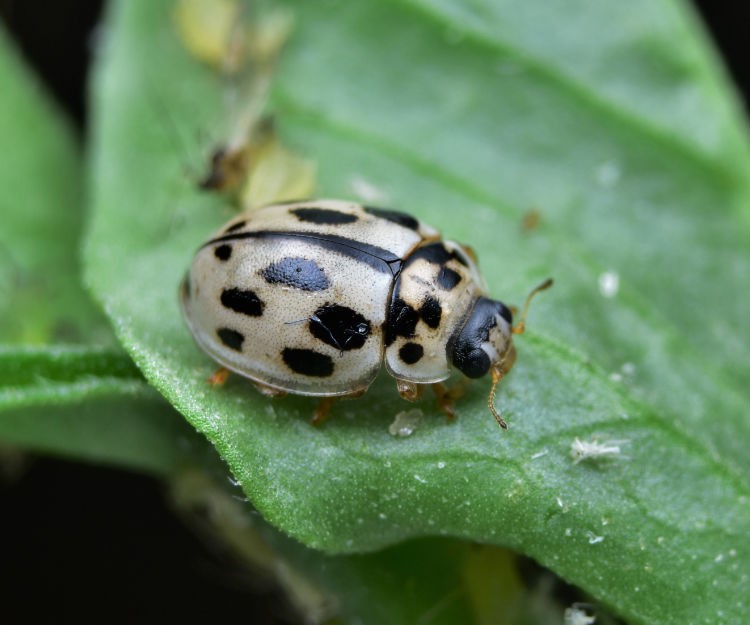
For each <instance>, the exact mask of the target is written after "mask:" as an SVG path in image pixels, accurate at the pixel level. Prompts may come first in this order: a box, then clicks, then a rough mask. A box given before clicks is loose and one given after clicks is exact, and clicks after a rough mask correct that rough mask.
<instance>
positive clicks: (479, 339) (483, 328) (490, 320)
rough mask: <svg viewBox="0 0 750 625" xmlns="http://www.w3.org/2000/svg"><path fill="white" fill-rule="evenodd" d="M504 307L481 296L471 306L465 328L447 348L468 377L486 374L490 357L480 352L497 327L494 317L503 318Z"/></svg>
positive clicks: (456, 364) (457, 365)
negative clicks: (501, 316) (491, 332)
mask: <svg viewBox="0 0 750 625" xmlns="http://www.w3.org/2000/svg"><path fill="white" fill-rule="evenodd" d="M503 308H505V306H503V304H501V303H500V302H497V301H495V300H491V299H488V298H486V297H480V298H479V299H477V301H476V302H475V304H474V308H473V309H472V311H471V313H470V314H469V317H468V319H467V320H466V323H465V324H464V327H463V328H461V331H460V332H458V335H457V336H455V339H452V340H451V341H450V343H449V345H448V354H449V355H450V358H451V361H452V362H453V364H454V365H455V367H456V368H457V369H458V370H459V371H461V373H463V374H464V375H465V376H467V377H469V378H480V377H482V376H483V375H484V374H486V373H487V372H488V371H489V369H490V365H491V364H492V363H491V362H490V357H489V356H488V355H487V352H485V351H484V350H483V349H482V343H485V342H487V341H488V340H489V338H490V330H491V329H492V328H494V327H495V326H496V325H497V315H502V309H503Z"/></svg>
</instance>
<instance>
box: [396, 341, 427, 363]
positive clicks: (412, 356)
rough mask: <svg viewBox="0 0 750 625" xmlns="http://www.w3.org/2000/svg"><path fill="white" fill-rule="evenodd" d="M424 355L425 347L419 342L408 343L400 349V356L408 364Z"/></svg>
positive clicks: (415, 361) (417, 360)
mask: <svg viewBox="0 0 750 625" xmlns="http://www.w3.org/2000/svg"><path fill="white" fill-rule="evenodd" d="M422 356H424V347H422V346H421V345H420V344H419V343H406V344H404V345H403V347H401V349H399V350H398V357H399V358H400V359H401V360H402V361H403V362H405V363H406V364H407V365H413V364H415V363H417V362H419V361H420V360H421V359H422Z"/></svg>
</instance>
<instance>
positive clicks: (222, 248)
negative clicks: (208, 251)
mask: <svg viewBox="0 0 750 625" xmlns="http://www.w3.org/2000/svg"><path fill="white" fill-rule="evenodd" d="M214 255H215V256H216V258H218V259H219V260H229V258H230V257H231V256H232V246H231V245H227V244H226V243H223V244H222V245H218V246H216V247H215V248H214Z"/></svg>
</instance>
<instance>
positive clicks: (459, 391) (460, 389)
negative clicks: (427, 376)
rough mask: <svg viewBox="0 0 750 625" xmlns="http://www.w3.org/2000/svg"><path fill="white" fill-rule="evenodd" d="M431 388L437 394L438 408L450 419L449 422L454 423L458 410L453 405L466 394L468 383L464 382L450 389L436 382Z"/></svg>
mask: <svg viewBox="0 0 750 625" xmlns="http://www.w3.org/2000/svg"><path fill="white" fill-rule="evenodd" d="M431 386H432V391H433V393H435V399H436V400H437V405H438V408H440V410H441V411H442V412H443V414H445V416H446V417H448V420H449V421H452V420H453V419H455V418H456V410H455V408H454V406H453V404H454V402H455V401H456V400H457V399H459V398H460V397H463V394H464V393H465V392H466V381H465V380H462V381H461V382H459V383H458V384H456V385H455V386H453V387H452V388H448V387H447V386H446V385H445V384H443V383H441V382H436V383H434V384H432V385H431Z"/></svg>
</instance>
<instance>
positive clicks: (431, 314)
mask: <svg viewBox="0 0 750 625" xmlns="http://www.w3.org/2000/svg"><path fill="white" fill-rule="evenodd" d="M419 316H420V317H422V321H424V322H425V323H426V324H427V325H428V326H430V327H431V328H437V327H438V326H439V325H440V318H441V317H442V316H443V308H442V306H440V302H438V301H437V300H436V299H435V298H434V297H432V296H429V295H428V296H427V297H426V298H425V300H424V302H422V305H421V306H420V307H419Z"/></svg>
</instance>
